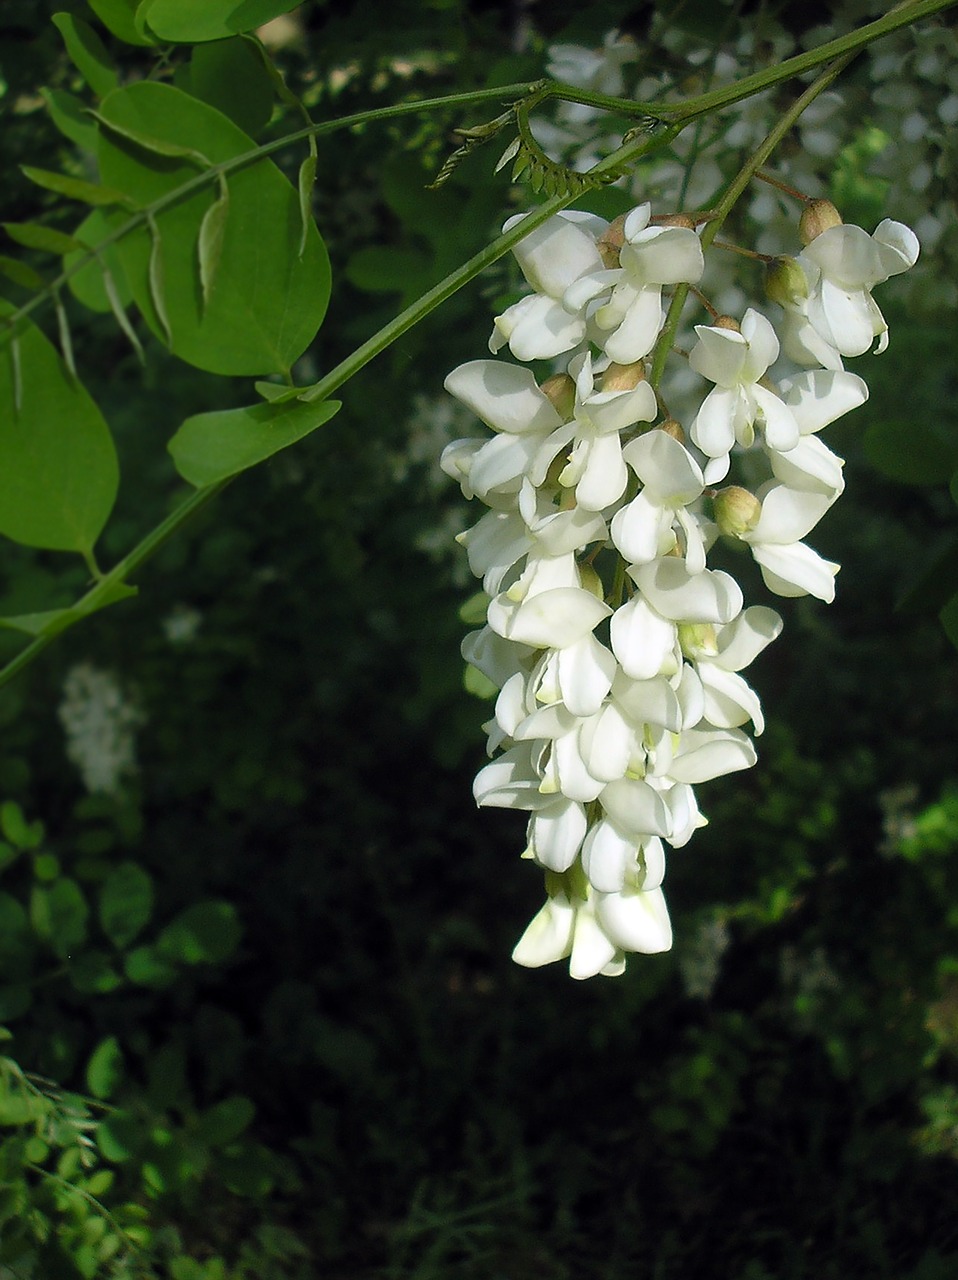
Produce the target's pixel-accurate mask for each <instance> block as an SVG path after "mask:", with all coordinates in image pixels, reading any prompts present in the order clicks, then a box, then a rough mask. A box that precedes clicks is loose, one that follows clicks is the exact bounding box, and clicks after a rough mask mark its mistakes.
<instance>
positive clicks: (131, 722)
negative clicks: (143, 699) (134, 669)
mask: <svg viewBox="0 0 958 1280" xmlns="http://www.w3.org/2000/svg"><path fill="white" fill-rule="evenodd" d="M58 714H59V716H60V722H61V724H62V725H63V729H64V732H65V734H66V740H67V741H66V749H67V756H68V757H69V759H70V760H71V761H72V762H73V763H74V764H75V765H76V766H77V768H78V769H79V771H80V776H81V778H82V779H83V785H84V786H85V787H86V789H87V790H88V791H91V792H105V793H106V794H108V795H114V794H116V792H118V791H119V790H120V787H121V785H122V781H123V779H124V778H125V777H127V776H129V775H130V774H132V773H135V772H136V767H137V766H136V730H137V728H138V727H139V726H140V725H141V724H142V723H143V713H142V711H141V710H140V708H139V707H138V706H137V704H136V703H135V702H134V701H132V700H131V699H129V698H128V697H127V696H126V695H125V694H124V692H123V690H122V689H121V688H120V685H119V683H118V681H117V679H116V676H115V675H114V674H113V672H112V671H101V670H100V669H99V668H97V667H94V666H93V665H92V663H89V662H81V663H79V664H78V665H77V666H75V667H71V668H70V670H69V671H68V672H67V675H66V679H65V680H64V682H63V700H62V701H61V703H60V706H59V708H58Z"/></svg>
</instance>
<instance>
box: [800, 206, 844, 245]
mask: <svg viewBox="0 0 958 1280" xmlns="http://www.w3.org/2000/svg"><path fill="white" fill-rule="evenodd" d="M841 225H842V215H841V214H840V213H839V212H838V210H837V209H836V208H835V206H834V205H833V204H832V202H831V200H809V202H808V204H807V205H806V206H805V208H804V209H803V210H802V216H801V218H800V219H799V222H798V235H799V239H800V240H801V242H802V244H811V243H812V241H813V240H814V239H815V237H816V236H820V235H821V234H822V232H823V231H830V230H831V229H832V227H840V226H841Z"/></svg>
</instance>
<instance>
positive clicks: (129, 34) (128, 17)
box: [88, 0, 156, 45]
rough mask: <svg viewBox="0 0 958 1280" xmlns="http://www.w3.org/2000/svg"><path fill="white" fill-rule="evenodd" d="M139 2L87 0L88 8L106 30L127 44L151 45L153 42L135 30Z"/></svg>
mask: <svg viewBox="0 0 958 1280" xmlns="http://www.w3.org/2000/svg"><path fill="white" fill-rule="evenodd" d="M139 2H140V0H88V3H89V5H90V8H91V9H92V10H93V12H94V13H95V14H96V16H97V17H98V18H99V19H100V21H101V22H102V23H103V25H104V26H105V27H107V28H108V30H110V31H112V32H113V34H114V35H115V36H118V37H119V38H120V39H121V40H125V41H126V43H127V44H138V45H152V44H155V43H156V42H155V40H154V39H153V38H152V37H151V36H150V35H149V34H148V33H147V34H144V32H142V31H141V30H140V29H138V28H137V25H136V21H135V15H136V10H137V7H138V6H139Z"/></svg>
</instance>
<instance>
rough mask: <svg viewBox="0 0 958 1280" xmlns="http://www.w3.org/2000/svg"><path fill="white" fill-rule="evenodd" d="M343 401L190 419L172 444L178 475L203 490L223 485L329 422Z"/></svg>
mask: <svg viewBox="0 0 958 1280" xmlns="http://www.w3.org/2000/svg"><path fill="white" fill-rule="evenodd" d="M341 407H342V401H340V400H320V401H318V402H316V403H315V404H304V403H302V402H301V401H294V402H290V403H285V404H284V403H278V404H256V405H250V406H249V407H247V408H243V409H221V410H217V411H215V412H213V413H199V414H196V415H195V417H192V418H187V419H186V421H185V422H184V423H183V425H182V426H181V427H180V428H179V430H178V431H177V432H176V434H175V435H174V437H173V439H172V440H171V441H170V443H169V445H168V448H169V451H170V453H171V454H172V455H173V461H174V463H175V464H176V469H177V471H178V472H179V473H180V475H181V476H182V477H183V479H184V480H187V481H188V482H189V483H190V484H192V485H195V486H196V488H197V489H204V488H206V487H207V486H208V485H211V484H218V483H219V482H220V481H221V480H225V479H226V478H227V477H228V476H234V475H237V474H238V473H239V472H240V471H245V470H246V469H247V468H248V467H253V466H255V465H256V464H257V463H258V462H262V461H263V460H264V459H266V458H270V457H272V455H273V454H274V453H278V452H279V451H280V449H285V448H287V447H288V446H289V445H291V444H295V443H296V441H297V440H302V439H303V437H304V436H308V435H309V433H310V432H311V431H315V430H316V428H317V427H321V426H323V424H324V423H326V422H329V420H330V418H332V417H333V416H334V414H336V413H337V412H338V411H339V409H340V408H341Z"/></svg>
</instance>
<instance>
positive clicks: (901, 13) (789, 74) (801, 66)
mask: <svg viewBox="0 0 958 1280" xmlns="http://www.w3.org/2000/svg"><path fill="white" fill-rule="evenodd" d="M956 3H958V0H905V3H904V4H900V5H896V6H895V8H894V9H892V10H891V11H890V12H888V13H886V14H885V15H884V17H881V18H877V19H876V20H875V21H874V22H869V23H867V24H866V25H865V26H864V27H859V28H858V30H857V31H850V32H849V33H848V34H847V35H844V36H838V37H837V38H836V39H835V40H829V41H828V43H827V44H823V45H819V46H818V48H817V49H809V50H808V51H807V52H805V53H798V54H796V55H795V57H794V58H786V60H785V61H784V62H780V63H779V64H778V66H777V67H767V68H766V69H765V70H764V71H756V72H755V74H754V75H751V76H746V77H745V79H744V80H739V81H738V82H737V83H736V84H730V85H725V86H724V87H723V88H721V89H713V90H712V91H711V92H709V93H703V94H701V95H700V96H699V97H697V98H690V99H689V100H688V101H687V102H683V103H679V104H678V105H677V106H674V107H669V106H662V105H656V107H655V108H654V114H656V115H658V116H660V117H661V118H662V119H664V120H669V121H673V122H677V121H679V120H682V121H685V122H686V123H687V122H688V121H690V120H693V119H694V118H695V117H696V116H700V115H704V114H705V113H706V112H708V111H717V110H718V109H719V108H720V107H728V106H731V105H732V104H733V103H735V102H740V101H741V100H742V99H743V98H750V97H751V96H752V95H753V94H756V93H761V92H762V90H763V89H768V88H771V86H772V85H776V84H781V82H782V81H783V80H791V79H792V78H793V77H794V76H800V75H802V74H803V73H804V72H806V71H814V69H815V68H816V67H819V66H821V64H822V63H823V62H830V61H831V60H832V59H833V58H840V57H842V56H843V55H845V54H854V53H857V52H858V51H859V49H863V48H864V47H865V45H866V44H871V43H872V41H873V40H880V39H881V37H882V36H887V35H889V34H890V33H891V32H892V31H897V30H898V29H899V28H900V27H907V26H910V25H911V23H913V22H917V21H918V20H919V19H920V18H928V17H931V16H932V14H935V13H941V12H942V11H943V10H944V9H950V8H951V7H952V6H953V5H954V4H956Z"/></svg>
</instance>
